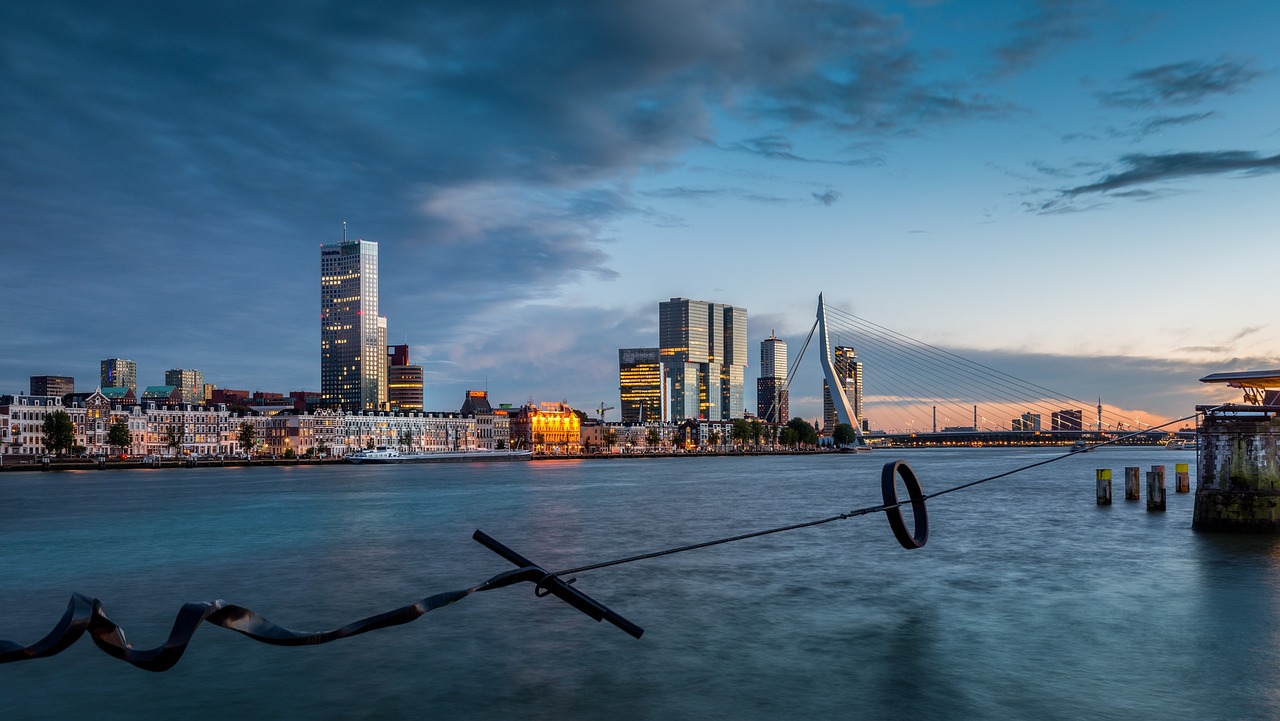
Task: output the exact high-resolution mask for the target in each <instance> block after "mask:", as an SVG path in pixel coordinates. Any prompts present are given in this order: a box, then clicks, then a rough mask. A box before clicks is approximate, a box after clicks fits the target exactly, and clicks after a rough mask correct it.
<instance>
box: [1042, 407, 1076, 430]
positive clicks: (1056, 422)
mask: <svg viewBox="0 0 1280 721" xmlns="http://www.w3.org/2000/svg"><path fill="white" fill-rule="evenodd" d="M1049 421H1050V423H1052V430H1055V431H1081V430H1084V411H1079V410H1063V411H1054V412H1053V414H1052V415H1051V416H1050V417H1049Z"/></svg>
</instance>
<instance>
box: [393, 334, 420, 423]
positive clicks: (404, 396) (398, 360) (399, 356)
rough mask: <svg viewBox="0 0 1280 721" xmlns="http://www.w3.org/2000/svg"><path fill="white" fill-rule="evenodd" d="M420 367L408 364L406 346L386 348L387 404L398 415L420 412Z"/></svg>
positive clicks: (407, 348)
mask: <svg viewBox="0 0 1280 721" xmlns="http://www.w3.org/2000/svg"><path fill="white" fill-rule="evenodd" d="M422 378H423V373H422V366H415V365H410V364H409V346H408V345H390V346H387V404H388V405H389V406H390V409H391V410H393V411H396V412H398V413H415V412H416V413H420V412H422V408H423V402H422V395H423V394H422Z"/></svg>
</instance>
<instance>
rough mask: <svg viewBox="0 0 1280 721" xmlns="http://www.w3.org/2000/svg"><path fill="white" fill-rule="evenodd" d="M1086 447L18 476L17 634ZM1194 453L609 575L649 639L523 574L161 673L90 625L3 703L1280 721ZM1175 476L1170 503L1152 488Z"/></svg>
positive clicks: (1030, 479)
mask: <svg viewBox="0 0 1280 721" xmlns="http://www.w3.org/2000/svg"><path fill="white" fill-rule="evenodd" d="M1061 453H1062V451H1061V450H1059V449H1027V450H998V449H963V450H958V449H957V450H945V449H926V450H904V451H877V452H875V453H870V454H861V455H857V456H847V455H845V456H775V457H754V458H744V457H729V458H688V459H653V460H646V459H636V460H619V461H608V462H603V461H595V462H590V461H588V462H582V461H578V462H572V461H565V462H534V463H519V464H488V465H485V464H468V465H408V466H381V467H376V466H375V467H325V468H311V467H277V468H253V469H243V468H217V469H168V470H141V471H119V472H93V471H88V472H79V473H10V474H4V475H0V638H3V639H8V640H11V641H16V642H19V643H31V642H34V641H35V640H37V639H38V638H40V637H41V636H43V635H44V634H45V633H46V632H47V631H48V630H49V629H50V628H51V627H52V626H53V625H54V623H55V622H56V621H57V619H58V618H59V617H60V616H61V614H62V611H63V609H64V607H65V605H66V602H67V599H68V597H69V595H70V594H71V592H73V591H80V592H83V593H86V594H88V595H91V596H95V597H97V598H100V599H101V600H102V602H103V604H104V606H105V608H106V611H107V613H108V614H109V615H110V616H111V617H112V618H113V619H114V620H115V621H116V622H118V623H119V624H120V625H121V626H122V627H123V628H124V629H125V630H126V631H127V632H128V634H129V639H130V640H131V641H132V642H133V643H134V645H135V646H137V647H139V648H149V647H152V646H155V645H158V644H159V643H161V642H162V641H163V639H164V637H165V636H166V635H167V632H168V628H169V625H170V624H171V623H172V619H173V616H174V614H175V613H176V612H177V610H178V608H179V607H180V606H181V604H182V603H184V602H186V601H195V600H209V599H214V598H223V599H226V600H227V601H229V602H233V603H238V604H240V605H243V606H247V607H249V608H252V609H254V610H256V611H258V612H259V613H262V614H263V615H265V616H266V617H268V618H270V619H271V620H273V621H276V622H278V623H280V624H282V625H285V626H288V627H290V628H295V629H303V630H320V629H326V628H334V627H337V626H340V625H343V624H345V623H348V622H350V621H353V620H356V619H358V618H362V617H364V616H367V615H371V614H374V613H378V612H381V611H385V610H389V609H391V608H394V607H398V606H401V605H403V604H406V603H410V602H412V601H415V600H417V599H419V598H421V597H423V596H427V595H430V594H433V593H437V592H441V591H447V590H451V589H460V588H466V587H468V586H471V585H473V584H476V583H479V582H481V581H483V580H485V579H487V578H489V577H490V576H492V575H494V574H496V573H498V572H501V571H504V570H507V569H509V568H511V566H510V564H508V563H507V562H506V561H504V560H502V559H501V558H499V557H498V556H496V555H494V554H492V553H491V552H489V551H487V550H486V549H484V548H483V547H481V546H479V545H478V544H476V543H474V542H473V541H471V540H470V536H471V533H472V531H473V530H475V529H477V528H480V529H483V530H484V531H485V532H487V533H489V534H490V535H492V536H494V537H495V538H497V539H498V540H500V541H502V542H504V543H506V544H507V545H508V546H511V547H512V548H514V549H516V550H517V551H519V552H521V553H523V554H524V555H525V556H528V557H530V558H532V559H534V560H535V561H537V562H538V563H540V564H542V565H544V566H546V567H548V568H553V569H560V568H569V567H574V566H580V565H586V564H588V563H593V562H596V561H603V560H608V559H611V558H617V557H622V556H627V555H631V554H635V553H641V552H646V551H651V550H657V549H661V548H666V547H671V546H677V545H682V544H687V543H693V542H698V541H703V540H710V539H713V538H717V537H722V536H729V535H734V534H737V533H743V532H748V531H754V530H761V529H765V528H770V527H775V526H782V525H786V524H790V523H797V522H802V521H807V520H814V519H819V518H824V517H827V516H831V515H834V514H836V513H839V512H842V511H846V510H850V509H854V508H859V507H864V506H870V505H875V504H877V503H878V502H879V477H880V468H881V466H882V465H883V464H884V463H885V462H887V461H890V460H893V459H895V458H898V457H901V458H904V459H906V460H907V461H908V462H909V463H910V464H911V465H912V467H913V468H914V469H915V471H916V473H917V475H918V476H919V477H920V479H921V481H922V483H923V484H924V486H925V489H926V491H931V490H940V489H942V488H946V487H950V486H952V485H956V484H959V483H962V482H966V481H970V480H974V479H977V478H980V477H983V476H986V475H989V474H992V473H995V472H998V471H1003V470H1008V469H1010V468H1014V467H1018V466H1021V465H1024V464H1027V463H1032V462H1035V461H1038V460H1042V459H1045V458H1049V457H1051V456H1054V455H1060V454H1061ZM1175 463H1190V464H1191V468H1192V473H1193V487H1194V471H1195V456H1194V453H1192V452H1182V451H1165V450H1161V449H1152V448H1104V449H1098V450H1097V451H1094V452H1091V453H1088V454H1082V455H1077V456H1073V457H1071V458H1067V459H1065V460H1063V461H1061V462H1058V463H1054V464H1051V465H1048V466H1043V467H1040V468H1036V469H1033V470H1030V471H1026V472H1023V473H1020V474H1017V475H1014V476H1011V477H1009V478H1005V479H1001V480H997V481H993V482H991V483H987V484H984V485H981V486H978V487H975V488H972V489H968V490H965V491H961V492H957V493H952V494H948V495H946V496H943V497H940V498H937V499H935V500H933V501H932V502H931V503H930V530H931V535H930V540H929V543H928V545H927V546H926V547H925V548H923V549H920V550H914V551H907V550H904V549H903V548H901V547H900V546H899V545H898V544H897V542H896V541H894V539H893V536H892V534H891V533H890V531H889V528H888V524H887V523H885V520H884V517H883V515H880V514H875V515H869V516H865V517H861V518H856V519H851V520H847V521H839V522H835V523H830V524H827V525H823V526H819V527H816V528H808V529H803V530H797V531H791V532H787V533H782V534H777V535H773V536H767V537H763V538H757V539H752V540H748V541H742V542H738V543H733V544H727V545H724V546H717V547H714V548H709V549H703V550H697V551H692V552H689V553H684V554H679V555H674V556H667V557H663V558H659V559H653V560H648V561H641V562H637V563H632V564H628V565H624V566H619V567H614V568H609V569H602V570H597V571H591V572H587V573H582V574H580V575H579V577H578V582H577V585H578V587H579V588H581V589H582V590H583V591H585V592H586V593H589V594H591V595H592V596H593V597H595V598H596V599H598V600H599V601H601V602H602V603H605V604H607V605H609V606H610V607H611V608H613V609H614V610H615V611H617V612H618V613H621V614H622V615H624V616H626V617H627V618H628V619H630V620H631V621H633V622H635V623H637V624H639V625H640V626H643V627H644V628H645V634H644V636H643V638H642V639H640V640H636V639H633V638H631V637H630V636H627V635H626V634H624V633H622V632H621V631H619V630H618V629H616V628H614V627H612V626H609V625H608V624H598V623H595V622H593V621H591V620H590V619H588V618H587V617H586V616H583V615H581V614H579V613H577V612H576V611H574V610H572V609H571V608H569V607H568V606H567V605H565V604H563V603H561V602H559V601H557V600H556V599H555V598H553V597H552V598H535V597H534V595H533V593H532V587H531V586H529V585H528V584H522V585H520V586H515V587H510V588H506V589H500V590H496V591H492V592H486V593H481V594H476V595H473V596H470V597H468V598H466V599H464V600H462V601H461V602H459V603H457V604H455V605H453V606H449V607H447V608H443V609H440V610H437V611H433V612H431V613H429V614H427V615H426V616H424V617H423V618H421V619H419V620H418V621H416V622H414V623H412V624H409V625H407V626H401V627H397V628H393V629H387V630H381V631H376V632H373V633H369V634H366V635H363V636H360V637H357V638H353V639H347V640H343V641H338V642H336V643H332V644H329V645H325V646H314V647H303V648H279V647H273V646H267V645H263V644H259V643H256V642H254V641H251V640H249V639H247V638H244V637H242V636H240V635H239V634H236V633H233V632H231V631H227V630H225V629H221V628H216V627H213V626H209V625H205V626H204V627H202V628H201V629H200V631H199V632H198V633H197V634H196V637H195V639H194V641H193V643H192V644H191V647H190V648H189V649H188V651H187V653H186V655H185V656H184V657H183V659H182V661H181V662H180V663H179V664H178V665H177V666H176V667H175V668H173V669H172V670H170V671H168V672H166V673H161V674H153V673H148V672H145V671H140V670H137V669H135V668H133V667H131V666H129V665H128V664H125V663H121V662H119V661H116V660H114V659H111V658H109V657H108V656H106V655H105V654H103V653H102V652H100V651H98V650H97V649H96V648H95V647H94V646H93V644H92V643H91V642H90V641H89V639H88V638H87V637H86V638H82V639H81V640H80V642H79V643H77V644H76V645H75V646H73V647H72V648H71V649H69V650H67V651H65V652H63V653H62V654H61V655H59V656H56V657H53V658H49V659H40V660H34V661H25V662H20V663H12V664H6V665H0V708H2V709H3V711H0V716H2V717H3V718H5V719H28V718H30V719H35V718H71V717H79V718H94V719H113V718H121V719H124V718H128V719H136V718H210V719H217V718H228V719H238V720H241V721H243V719H250V718H254V719H256V718H322V719H323V718H334V719H338V718H342V719H346V718H380V719H381V718H409V717H412V716H424V715H425V716H431V717H446V716H449V717H455V718H476V719H552V718H555V719H561V718H567V717H573V718H578V719H609V720H610V721H616V720H625V719H671V718H697V719H792V718H801V717H816V718H867V719H896V718H903V719H906V718H915V719H946V718H956V719H1028V718H1036V719H1115V718H1126V719H1127V718H1150V719H1173V718H1185V719H1242V718H1251V719H1252V718H1277V717H1280V663H1277V662H1278V661H1280V659H1278V658H1277V650H1276V649H1277V648H1280V608H1278V604H1280V571H1278V568H1277V566H1278V565H1280V539H1274V538H1262V537H1232V536H1220V535H1208V534H1199V533H1195V532H1193V531H1192V530H1191V528H1190V525H1191V510H1192V496H1191V495H1189V494H1181V495H1180V494H1175V493H1174V492H1173V490H1174V484H1173V466H1174V464H1175ZM1152 464H1164V465H1166V467H1167V469H1168V488H1169V493H1168V511H1167V512H1165V513H1148V512H1147V511H1146V509H1145V500H1144V502H1142V503H1132V502H1129V503H1126V502H1125V501H1124V500H1123V497H1124V490H1123V478H1124V473H1123V468H1124V467H1125V466H1142V467H1143V468H1144V470H1145V469H1146V468H1147V467H1149V466H1150V465H1152ZM1095 468H1112V469H1113V476H1114V477H1115V478H1116V482H1115V496H1116V499H1117V500H1116V501H1115V504H1114V505H1112V506H1110V507H1099V506H1097V505H1095V502H1094V469H1095ZM1144 496H1145V483H1144ZM908 517H909V516H908Z"/></svg>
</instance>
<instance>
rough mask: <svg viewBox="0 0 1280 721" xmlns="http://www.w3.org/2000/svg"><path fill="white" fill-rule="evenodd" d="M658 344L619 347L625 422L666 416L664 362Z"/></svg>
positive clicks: (643, 420)
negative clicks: (644, 346)
mask: <svg viewBox="0 0 1280 721" xmlns="http://www.w3.org/2000/svg"><path fill="white" fill-rule="evenodd" d="M659 358H661V356H660V355H659V353H658V349H657V348H619V349H618V391H619V393H620V394H621V397H622V409H621V410H622V422H623V423H655V422H658V421H661V420H662V363H661V362H660V361H659Z"/></svg>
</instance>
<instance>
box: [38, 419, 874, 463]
mask: <svg viewBox="0 0 1280 721" xmlns="http://www.w3.org/2000/svg"><path fill="white" fill-rule="evenodd" d="M75 432H76V431H75V425H74V424H73V423H72V422H71V416H70V415H68V414H67V412H66V411H54V412H53V413H50V414H49V415H47V416H45V418H44V446H45V448H46V449H48V450H49V451H50V452H52V453H55V454H57V455H58V456H59V457H61V456H62V454H63V453H66V452H70V451H73V450H75V449H76V448H77V446H76V445H75ZM185 434H186V431H185V428H183V427H182V426H180V425H178V426H169V427H168V428H166V429H165V445H166V446H167V447H169V448H172V449H173V450H174V453H175V454H176V453H177V452H178V451H179V450H181V449H182V438H183V436H184V435H185ZM730 437H731V439H732V440H733V441H734V442H735V443H736V444H739V445H746V444H747V443H748V442H750V443H753V444H755V445H757V446H758V445H760V443H761V441H763V440H765V439H766V438H767V439H768V440H769V441H770V442H773V443H780V444H782V445H784V446H797V445H810V446H812V445H817V444H818V431H817V430H816V429H814V427H813V426H812V425H811V424H810V423H809V422H808V421H806V420H805V419H803V418H792V419H791V420H790V421H788V422H787V425H785V426H783V427H782V428H781V429H779V428H778V427H777V426H769V427H766V426H765V425H764V423H762V422H760V421H759V420H755V419H753V420H749V421H748V420H746V419H742V418H738V419H735V420H734V421H733V425H732V426H731V429H730ZM854 437H855V436H854V431H853V427H852V426H850V425H849V424H848V423H841V424H840V425H838V426H836V427H835V429H834V432H833V434H832V438H833V440H834V441H835V442H836V445H846V444H849V443H852V442H853V440H854ZM661 438H662V437H661V435H660V434H659V433H658V429H656V428H650V429H649V432H648V436H647V438H646V439H645V440H646V441H647V442H648V444H649V446H651V447H656V446H657V445H658V444H659V443H660V442H661ZM236 440H237V441H239V442H240V447H241V448H244V449H245V450H246V451H247V450H249V449H251V448H253V446H254V443H255V442H256V441H257V431H256V429H255V428H254V427H253V424H252V423H249V422H248V421H245V422H244V423H241V424H240V427H239V429H238V430H237V433H236ZM399 440H400V443H401V444H403V445H409V444H411V443H412V442H413V435H412V434H411V433H409V432H408V431H405V432H404V433H403V434H401V437H400V439H399ZM602 440H603V441H604V446H605V447H606V448H612V447H613V446H614V444H616V443H617V442H618V437H617V433H616V432H615V431H613V429H608V430H606V431H605V432H604V437H603V439H602ZM721 440H722V439H721V437H720V432H719V431H715V430H713V431H711V433H710V434H709V435H708V438H707V441H708V442H709V443H710V444H711V445H713V446H716V445H720V441H721ZM369 443H370V447H372V443H373V440H372V439H370V441H369ZM107 445H108V446H111V447H112V448H116V449H125V448H128V447H130V446H131V445H133V437H132V434H131V433H130V432H129V424H128V423H127V422H126V421H125V420H124V419H117V420H116V421H114V422H113V423H112V424H111V426H110V428H109V429H108V430H107ZM327 450H328V449H327V448H317V451H319V452H321V453H324V452H325V451H327Z"/></svg>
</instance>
